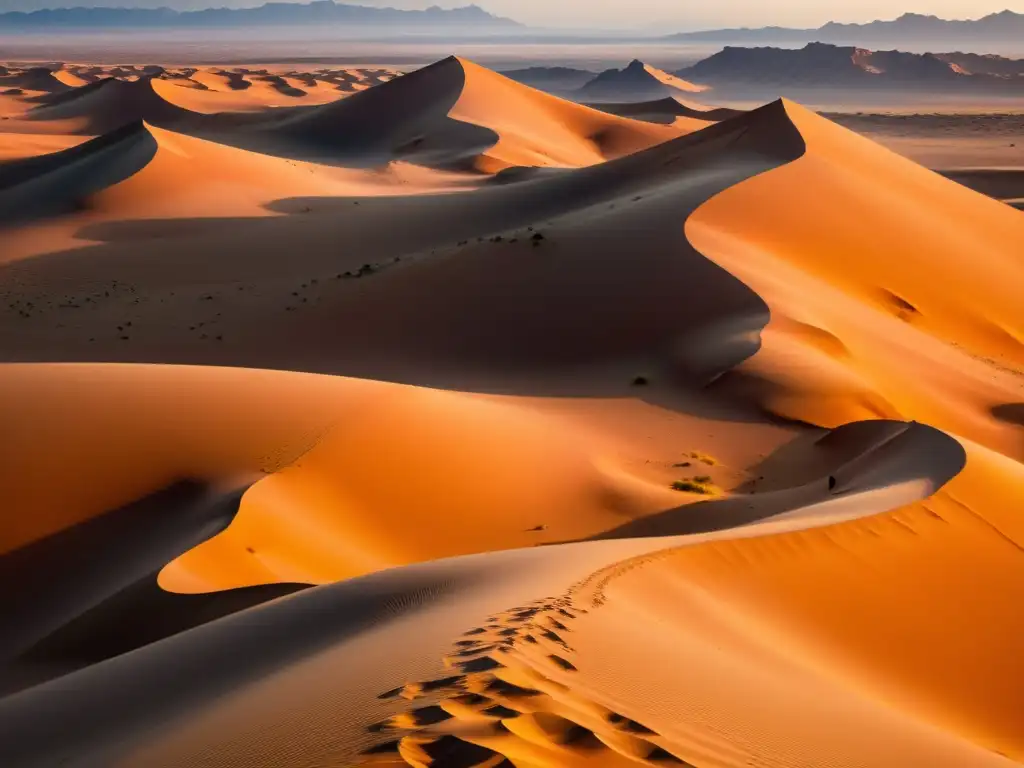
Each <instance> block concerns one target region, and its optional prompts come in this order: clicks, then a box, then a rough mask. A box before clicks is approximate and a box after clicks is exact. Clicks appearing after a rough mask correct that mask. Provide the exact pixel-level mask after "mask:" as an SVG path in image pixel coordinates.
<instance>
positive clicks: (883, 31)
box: [667, 10, 1024, 47]
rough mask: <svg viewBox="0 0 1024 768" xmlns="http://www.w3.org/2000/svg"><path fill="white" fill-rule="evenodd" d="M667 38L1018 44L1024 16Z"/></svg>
mask: <svg viewBox="0 0 1024 768" xmlns="http://www.w3.org/2000/svg"><path fill="white" fill-rule="evenodd" d="M667 39H669V40H677V41H681V42H692V43H698V42H699V43H734V44H744V43H759V42H760V43H769V42H770V43H785V44H795V45H799V44H802V43H812V42H818V43H833V44H836V45H858V46H880V45H900V46H901V47H907V46H909V45H911V44H914V43H929V42H933V41H949V42H956V43H958V44H960V45H962V44H964V43H984V42H988V43H997V42H998V43H1016V44H1020V43H1021V42H1022V41H1024V14H1022V13H1014V12H1013V11H1009V10H1007V11H1002V12H1000V13H993V14H989V15H988V16H984V17H982V18H980V19H971V20H950V19H941V18H939V17H938V16H926V15H923V14H919V13H905V14H903V15H902V16H900V17H899V18H898V19H893V20H891V21H872V22H870V23H867V24H841V23H838V22H834V21H831V22H829V23H827V24H825V25H823V26H821V27H818V28H816V29H795V28H790V27H762V28H757V29H749V28H741V29H716V30H706V31H703V32H683V33H679V34H675V35H671V36H669V37H668V38H667Z"/></svg>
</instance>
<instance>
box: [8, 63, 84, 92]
mask: <svg viewBox="0 0 1024 768" xmlns="http://www.w3.org/2000/svg"><path fill="white" fill-rule="evenodd" d="M69 87H71V86H70V85H69V84H68V83H66V82H65V81H64V80H63V79H62V78H59V77H57V76H56V75H55V74H54V73H53V72H51V71H50V70H49V69H46V68H45V67H33V68H30V69H22V70H20V71H18V70H14V71H8V72H7V73H6V74H4V75H0V90H7V89H9V88H19V89H23V90H26V91H38V92H41V93H60V92H62V91H66V90H68V88H69Z"/></svg>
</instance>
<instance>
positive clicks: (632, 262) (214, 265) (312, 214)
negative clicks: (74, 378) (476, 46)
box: [0, 69, 806, 420]
mask: <svg viewBox="0 0 1024 768" xmlns="http://www.w3.org/2000/svg"><path fill="white" fill-rule="evenodd" d="M460 71H461V69H460ZM396 82H397V81H396ZM752 128H758V130H752ZM805 149H806V147H805V145H804V142H803V139H802V137H801V136H800V135H799V132H798V131H797V129H796V127H795V126H794V125H793V124H792V123H791V121H790V120H789V118H788V116H787V115H786V113H785V108H784V105H782V104H781V103H777V104H773V105H769V106H768V107H765V108H762V109H761V110H759V111H755V112H751V113H748V114H745V115H743V116H741V117H739V118H736V120H735V121H733V122H726V123H719V124H716V125H713V126H711V127H710V128H707V129H704V130H703V131H700V132H698V133H695V134H691V135H688V136H684V137H682V138H680V139H677V140H673V141H670V142H667V143H665V144H662V145H658V146H655V147H652V148H650V149H648V150H644V151H641V152H638V153H636V154H633V155H629V156H626V157H623V158H620V159H618V160H614V161H610V162H607V163H603V164H600V165H595V166H591V167H586V168H582V169H576V170H572V171H564V172H559V173H556V174H541V175H540V176H539V177H538V178H534V179H528V180H524V181H522V182H521V183H515V184H504V185H501V184H498V185H487V186H485V187H483V188H481V189H478V190H475V191H474V192H473V193H472V194H459V193H455V194H451V195H429V196H396V197H389V198H347V197H343V198H334V199H324V198H294V199H289V200H284V201H277V202H275V203H273V204H271V205H270V206H269V208H270V209H271V210H272V211H273V212H276V213H281V214H284V215H280V216H271V217H254V218H208V219H200V218H197V219H169V220H163V221H156V220H148V221H123V222H111V223H104V224H96V225H90V226H87V227H84V228H82V229H80V230H79V231H78V232H77V235H78V236H79V237H81V238H87V239H92V240H99V241H101V244H98V245H92V246H87V247H83V248H76V249H73V250H68V251H62V252H57V253H51V254H46V255H41V256H36V257H33V258H31V259H26V260H23V261H20V262H16V263H9V264H6V265H3V266H2V267H0V274H3V275H4V277H5V278H7V279H9V280H10V281H11V282H12V283H19V284H25V285H32V284H36V283H40V282H45V281H46V280H47V279H48V278H50V277H52V276H53V275H61V276H62V277H63V279H64V281H65V283H64V284H65V290H66V291H68V292H69V296H70V300H71V301H72V302H74V301H75V295H76V294H75V293H74V292H75V290H76V289H75V288H74V287H73V283H74V282H75V281H76V280H77V281H79V282H81V284H82V290H83V291H85V290H87V288H86V286H87V285H88V287H89V288H93V284H94V282H95V275H96V274H109V275H117V276H118V278H119V285H120V286H121V287H123V288H124V290H126V291H130V292H131V295H132V296H133V297H134V298H132V299H129V300H128V301H129V303H128V304H127V305H125V306H124V309H125V310H126V311H128V312H130V315H129V316H127V317H126V319H131V320H132V322H133V323H134V324H135V325H136V326H140V327H141V326H144V325H156V326H157V327H160V326H159V324H160V323H163V324H167V323H168V322H171V323H172V324H174V325H175V327H174V328H171V327H170V326H167V327H166V330H164V331H163V332H164V333H165V334H166V335H165V336H164V337H163V338H165V339H168V341H166V342H164V341H159V340H158V341H156V342H154V343H146V344H134V343H126V342H125V340H124V339H119V338H118V337H117V336H114V337H112V338H110V339H106V338H102V339H101V338H94V340H93V341H92V342H91V343H90V344H88V345H86V344H82V343H74V342H73V340H71V341H69V338H68V334H66V333H55V332H52V331H48V332H45V333H43V332H40V333H39V334H37V335H36V336H35V337H34V338H33V343H32V345H31V347H30V348H29V347H24V346H21V347H19V346H18V341H19V338H20V337H12V339H13V341H8V342H7V345H9V346H8V347H7V348H6V349H4V348H2V347H0V357H3V358H4V359H6V360H9V361H38V362H41V361H47V360H61V361H68V362H73V361H85V360H89V361H93V362H114V361H119V362H147V363H177V364H211V363H213V364H218V365H233V366H241V367H252V368H276V369H284V370H296V371H309V372H315V373H329V374H337V375H347V376H356V377H362V378H372V379H380V380H388V381H396V382H400V383H405V384H414V385H421V386H430V387H440V388H444V389H452V390H462V391H478V392H487V393H495V394H517V395H537V396H545V395H547V396H556V397H591V396H594V397H607V396H611V397H623V396H628V397H633V398H638V399H643V400H645V401H648V402H651V403H656V404H659V405H662V406H664V407H668V408H671V409H673V410H682V411H686V410H687V409H688V408H690V407H692V402H691V403H690V404H688V403H687V402H686V399H685V398H680V397H678V394H679V392H680V391H681V390H682V389H687V390H696V391H697V395H696V397H699V398H701V399H704V400H713V399H714V397H713V393H709V392H706V391H704V390H703V389H702V388H703V387H704V386H705V385H706V384H708V383H709V382H711V381H713V380H715V379H716V377H717V376H719V375H720V374H722V373H723V372H725V371H728V370H730V369H731V368H732V367H734V366H735V365H737V364H739V363H740V362H742V361H743V360H745V359H747V358H749V357H750V356H751V355H753V354H755V353H756V351H757V350H758V349H759V346H760V337H759V334H760V331H761V329H762V328H763V327H764V326H765V325H766V324H767V322H768V320H769V317H770V314H769V310H768V307H767V305H766V304H765V302H764V301H763V300H762V299H761V298H760V297H759V296H758V295H757V294H756V293H755V292H754V291H752V290H751V289H750V288H749V287H748V286H746V285H745V284H744V283H742V282H741V281H740V280H738V279H737V278H735V277H734V276H733V275H731V274H730V273H729V272H728V271H727V270H725V269H723V268H722V267H720V266H718V265H717V264H715V263H713V262H712V261H710V260H708V259H706V258H705V257H704V256H703V255H701V254H700V253H699V252H698V251H697V250H696V249H694V247H693V246H692V245H691V244H690V243H689V241H688V239H687V237H686V234H685V222H686V220H687V218H688V217H689V216H690V215H691V214H692V212H693V211H695V210H696V209H697V208H699V207H700V205H702V204H703V203H704V202H705V201H706V200H708V199H710V198H711V197H713V196H714V195H715V194H717V193H718V192H720V191H722V190H723V189H726V188H728V187H730V186H732V185H734V184H737V183H740V182H742V181H743V180H745V179H747V178H749V177H750V176H752V175H754V174H757V173H761V172H764V171H768V170H770V169H772V168H775V167H777V166H779V165H782V164H785V163H787V162H791V161H792V160H794V159H796V158H798V157H800V156H802V154H803V153H804V151H805ZM396 222H399V223H400V225H396ZM559 222H562V223H561V224H560V223H559ZM142 241H145V244H146V245H145V248H144V249H142V250H141V251H140V249H139V248H138V245H137V244H138V243H139V242H142ZM287 280H292V281H295V282H298V281H300V280H301V281H303V284H304V286H305V287H302V288H299V287H298V286H295V287H292V286H291V285H288V287H287V288H283V289H281V295H280V296H279V297H274V296H272V295H271V297H270V298H268V299H262V298H261V302H264V303H262V304H260V303H254V302H253V301H251V300H249V296H250V293H249V291H250V290H251V289H255V288H258V289H259V290H260V291H261V292H262V293H263V294H264V295H267V294H266V291H267V290H268V289H269V288H273V287H274V286H276V285H277V284H279V283H284V284H286V285H287V283H286V282H285V281H287ZM243 281H244V282H246V283H247V285H241V284H240V283H242V282H243ZM313 283H315V284H316V285H317V287H316V288H315V289H311V288H310V287H309V286H310V285H311V284H313ZM194 286H201V289H199V288H195V287H194ZM222 286H223V287H225V288H230V292H229V291H226V290H222V289H221V287H222ZM169 289H170V290H169ZM314 290H315V292H316V293H315V294H314V293H313V291H314ZM150 291H159V292H160V297H161V300H160V301H158V302H152V301H146V300H145V299H146V296H147V294H148V293H149V292H150ZM172 291H173V292H172ZM197 291H198V292H197ZM174 292H176V293H177V294H178V297H177V298H175V299H174V300H173V301H169V299H170V297H171V296H174ZM213 294H217V295H216V296H215V297H214V299H215V300H216V302H217V303H216V310H217V313H218V315H217V316H218V317H221V316H222V315H223V317H224V320H223V321H221V322H224V323H227V322H228V321H229V320H230V322H231V325H232V329H233V332H232V333H231V334H230V335H225V338H224V339H223V340H220V343H218V344H217V345H215V346H213V347H211V346H210V345H209V344H206V343H202V344H201V346H197V344H200V340H199V339H198V335H199V334H196V337H197V338H193V337H191V336H188V335H187V334H186V335H182V333H183V331H182V330H181V329H180V328H179V327H178V326H181V325H182V323H183V324H184V327H185V328H188V326H189V321H188V317H190V316H191V315H192V313H194V312H196V309H195V306H196V302H198V301H200V300H201V299H204V298H206V297H208V296H211V295H213ZM90 296H91V298H93V300H94V301H101V302H106V301H108V298H109V300H110V301H113V300H114V298H115V297H107V298H104V294H102V293H101V295H100V297H99V298H98V299H97V298H96V297H95V296H92V295H83V296H82V302H84V301H85V299H86V298H89V297H90ZM303 299H309V300H308V301H307V302H305V303H304V302H303V301H302V300H303ZM175 302H177V306H178V311H179V312H187V313H189V315H188V317H181V316H180V315H179V316H178V318H179V319H178V322H177V323H174V322H173V321H169V320H168V318H171V317H172V316H173V312H171V311H170V309H169V308H168V304H169V303H170V304H174V303H175ZM161 305H162V308H161ZM300 305H301V306H300ZM204 306H205V305H204ZM211 306H212V305H211ZM289 307H290V308H291V310H290V311H288V308H289ZM80 316H81V317H84V316H85V315H84V313H82V314H81V315H80ZM174 334H176V335H174ZM705 406H706V404H705ZM729 410H730V409H729V408H727V407H724V406H723V407H722V408H721V413H722V415H723V417H728V413H729ZM733 418H738V419H741V420H748V419H749V420H754V419H755V418H756V419H758V420H761V419H763V415H762V414H760V413H758V414H753V413H750V414H747V415H745V416H735V417H733Z"/></svg>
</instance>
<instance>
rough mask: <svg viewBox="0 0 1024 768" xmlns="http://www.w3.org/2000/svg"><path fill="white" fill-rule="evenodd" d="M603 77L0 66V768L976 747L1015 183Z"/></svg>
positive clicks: (998, 635)
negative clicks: (545, 84) (538, 83)
mask: <svg viewBox="0 0 1024 768" xmlns="http://www.w3.org/2000/svg"><path fill="white" fill-rule="evenodd" d="M634 70H635V71H634V74H635V75H637V76H639V75H641V74H642V75H643V77H644V79H645V81H650V80H651V79H652V78H653V79H654V80H656V81H657V82H658V83H659V86H665V87H666V88H669V89H671V90H670V91H669V92H668V95H666V94H665V92H664V90H663V89H662V88H660V87H659V88H658V89H657V90H658V93H657V94H655V97H654V98H649V97H648V96H645V97H643V98H637V99H635V100H632V101H611V102H607V103H600V104H596V105H594V106H584V105H583V104H580V103H575V102H570V101H566V100H562V99H559V98H556V97H555V96H552V95H550V94H546V93H542V92H540V91H537V90H534V89H532V88H529V87H527V86H524V85H521V84H518V83H515V82H512V81H511V80H508V79H506V78H504V77H502V76H500V75H498V74H496V73H494V72H492V71H490V70H488V69H485V68H483V67H481V66H478V65H476V64H474V63H472V62H470V61H467V60H464V59H460V58H449V59H445V60H443V61H440V62H438V63H436V64H433V65H430V66H428V67H424V68H422V69H419V70H416V71H414V72H411V73H409V74H404V75H401V76H398V73H397V72H395V71H393V70H385V69H383V68H378V67H366V68H359V69H355V70H348V69H339V68H332V67H323V68H307V69H305V70H302V69H295V68H293V67H284V66H266V67H263V66H254V65H246V66H233V65H223V66H220V65H218V66H216V67H193V66H190V67H175V66H161V67H156V66H145V65H138V66H130V67H129V66H116V67H115V66H110V65H93V64H87V63H81V64H67V65H64V66H62V67H60V68H52V67H48V68H44V67H39V66H28V65H24V66H16V65H13V64H11V65H5V66H4V67H3V69H2V70H0V118H2V119H0V275H2V277H0V294H2V295H0V434H3V436H4V438H3V441H2V442H0V450H2V459H3V461H2V463H0V467H2V469H0V488H3V490H4V494H3V498H4V502H5V504H4V514H3V517H2V525H0V585H2V588H0V621H2V624H3V626H4V631H3V632H2V633H0V765H5V766H6V765H13V766H40V767H44V766H54V765H68V766H97V765H103V766H139V767H140V768H152V767H154V766H182V765H188V766H211V767H212V766H268V767H269V766H314V765H315V766H350V765H351V766H355V765H381V766H384V765H390V766H399V765H412V766H440V767H442V768H444V767H445V766H448V767H450V768H452V767H456V766H510V765H511V766H518V767H523V768H554V767H555V766H590V765H594V766H610V767H617V766H634V765H682V766H692V767H694V768H740V767H741V766H766V767H767V766H777V767H778V768H804V767H805V766H830V767H832V766H834V767H835V768H893V766H919V765H920V766H932V767H935V768H944V767H948V768H1011V767H1012V766H1017V765H1021V764H1022V763H1024V728H1022V727H1021V712H1022V711H1024V661H1022V660H1021V656H1020V653H1019V638H1020V637H1021V635H1022V633H1024V611H1022V610H1021V608H1020V606H1021V605H1022V604H1024V576H1022V574H1024V555H1022V552H1024V516H1022V515H1021V509H1022V507H1024V304H1022V302H1021V300H1020V297H1021V296H1022V295H1024V260H1022V259H1024V256H1022V254H1024V216H1022V214H1021V212H1020V211H1019V210H1015V209H1014V202H1015V201H1016V200H1018V198H1020V199H1024V189H1021V188H1020V186H1019V184H1020V181H1021V170H1020V166H1016V165H1014V164H1013V156H1012V155H1010V154H1004V155H1001V156H997V155H995V154H991V153H990V154H988V155H957V154H956V153H955V151H954V150H953V149H951V147H953V146H954V145H951V144H948V143H947V144H945V145H943V150H942V151H943V153H944V154H941V155H940V156H939V161H937V162H935V163H927V164H928V165H931V166H932V167H933V169H934V170H932V169H929V168H926V167H925V166H924V165H922V164H920V163H919V162H915V161H914V159H913V158H914V151H917V150H919V149H920V147H921V145H920V144H917V145H915V147H917V149H915V150H914V151H910V150H907V148H906V147H905V146H904V147H901V146H899V144H900V142H899V141H895V143H894V144H893V145H892V146H889V147H887V146H883V143H889V142H883V143H878V142H876V141H873V140H871V138H866V137H865V136H863V135H859V134H858V133H856V132H854V131H853V130H851V129H850V128H848V127H843V126H841V125H839V124H838V123H837V122H834V121H832V120H829V119H827V118H826V117H823V116H821V115H819V114H816V113H814V112H812V111H810V110H808V109H806V108H804V107H802V106H800V105H798V104H796V103H793V102H791V101H788V100H779V101H776V102H772V103H770V104H766V105H764V106H762V107H759V108H757V109H753V110H750V111H739V110H730V109H719V108H716V107H715V106H714V104H713V94H710V95H707V94H697V95H699V96H700V97H701V102H702V103H701V104H699V105H698V104H691V103H690V102H689V101H688V100H687V99H686V98H683V97H680V96H677V95H675V93H674V92H676V91H678V92H680V93H692V91H690V90H688V89H687V88H686V87H685V83H684V84H680V83H677V82H667V81H665V80H664V79H663V78H659V77H658V74H657V72H656V71H652V70H650V69H648V68H645V69H644V72H643V73H640V72H639V68H634ZM705 96H707V98H705ZM868 122H870V121H868ZM883 122H884V121H883ZM886 125H888V123H886ZM861 127H863V126H861ZM876 127H877V126H876ZM887 130H888V129H887ZM863 132H864V133H868V134H870V133H871V132H870V130H864V131H863ZM887 135H889V136H890V138H894V139H899V138H900V136H893V132H892V131H891V130H890V131H889V134H887ZM903 138H907V137H906V136H905V135H904V136H903ZM911 138H913V140H914V141H920V140H921V137H920V136H919V135H917V134H915V135H914V136H913V137H911ZM969 138H971V140H975V139H976V138H977V137H969ZM986 140H988V139H986ZM1000 141H1003V143H1006V144H1009V143H1015V142H1014V141H1012V140H1010V141H1006V140H1005V139H1002V138H1001V139H1000ZM994 146H995V145H994V144H993V147H994ZM933 148H934V147H933ZM1013 149H1015V148H1013ZM897 152H901V153H902V154H898V153H897ZM992 152H993V153H994V152H995V150H994V149H993V150H992ZM919 159H920V158H919ZM936 171H942V172H941V173H939V172H936ZM1018 190H1019V191H1018Z"/></svg>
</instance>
